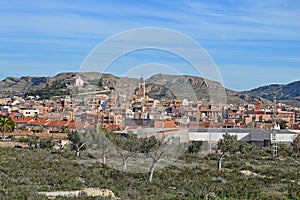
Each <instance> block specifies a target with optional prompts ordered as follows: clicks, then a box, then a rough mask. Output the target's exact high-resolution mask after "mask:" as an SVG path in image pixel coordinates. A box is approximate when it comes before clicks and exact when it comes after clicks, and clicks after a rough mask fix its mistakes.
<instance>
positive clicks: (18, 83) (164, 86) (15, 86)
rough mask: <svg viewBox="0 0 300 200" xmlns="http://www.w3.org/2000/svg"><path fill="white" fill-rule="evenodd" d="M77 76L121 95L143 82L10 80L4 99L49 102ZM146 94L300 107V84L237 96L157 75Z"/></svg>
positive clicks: (96, 76)
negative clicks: (29, 97) (215, 97)
mask: <svg viewBox="0 0 300 200" xmlns="http://www.w3.org/2000/svg"><path fill="white" fill-rule="evenodd" d="M76 76H80V77H81V78H82V79H83V80H84V81H86V82H88V83H89V84H90V85H95V86H96V87H98V86H101V87H102V88H103V87H105V86H106V87H108V88H113V89H114V90H115V91H116V92H117V93H121V94H125V93H127V94H128V93H132V92H133V91H134V90H135V88H136V87H137V85H138V81H139V79H136V78H128V77H117V76H114V75H111V74H101V73H98V72H66V73H60V74H57V75H56V76H54V77H28V76H26V77H21V78H14V77H7V78H5V79H4V80H2V81H0V97H12V96H14V95H18V96H23V97H25V96H27V95H39V96H43V95H44V97H45V98H46V97H49V96H60V95H68V94H70V91H69V90H68V88H67V86H66V84H65V83H66V80H67V79H70V78H72V77H76ZM146 90H147V91H148V95H149V96H150V97H151V98H155V99H174V98H188V99H197V98H202V99H210V96H211V95H214V94H226V95H225V96H226V101H227V103H229V104H237V105H244V104H247V103H253V102H260V103H262V104H268V103H270V101H271V100H272V94H273V93H274V92H277V98H278V99H279V100H280V101H281V102H284V103H287V104H291V105H295V106H299V107H300V81H297V82H294V83H290V84H287V85H270V86H264V87H259V88H256V89H254V90H251V91H245V92H236V91H232V90H228V89H225V88H223V87H222V85H221V84H220V83H218V82H215V81H211V80H208V79H204V78H201V77H195V76H186V75H167V74H156V75H153V76H152V77H150V78H149V79H147V80H146ZM221 96H222V95H221ZM222 97H223V96H222Z"/></svg>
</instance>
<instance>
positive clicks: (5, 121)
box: [0, 116, 15, 140]
mask: <svg viewBox="0 0 300 200" xmlns="http://www.w3.org/2000/svg"><path fill="white" fill-rule="evenodd" d="M14 130H15V123H14V121H13V120H12V119H11V118H10V117H7V116H0V132H1V133H2V140H4V133H5V132H13V131H14Z"/></svg>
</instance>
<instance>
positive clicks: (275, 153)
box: [271, 92, 278, 156]
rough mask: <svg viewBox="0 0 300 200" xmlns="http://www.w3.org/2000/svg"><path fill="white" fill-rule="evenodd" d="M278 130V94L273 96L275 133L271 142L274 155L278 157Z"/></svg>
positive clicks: (273, 132)
mask: <svg viewBox="0 0 300 200" xmlns="http://www.w3.org/2000/svg"><path fill="white" fill-rule="evenodd" d="M276 128H277V120H276V93H275V92H274V94H273V131H272V135H271V138H272V139H271V142H272V146H273V155H274V156H277V155H278V148H277V141H276Z"/></svg>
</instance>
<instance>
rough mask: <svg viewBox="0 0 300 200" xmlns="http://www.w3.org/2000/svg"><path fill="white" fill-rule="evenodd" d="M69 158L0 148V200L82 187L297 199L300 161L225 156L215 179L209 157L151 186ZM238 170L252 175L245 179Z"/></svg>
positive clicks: (129, 193)
mask: <svg viewBox="0 0 300 200" xmlns="http://www.w3.org/2000/svg"><path fill="white" fill-rule="evenodd" d="M191 155H195V154H191ZM74 158H75V156H74V155H73V157H67V158H66V157H65V156H63V155H61V154H60V153H55V154H54V153H52V151H49V150H46V149H34V150H26V149H13V148H0V180H1V187H0V197H1V198H0V199H8V200H14V199H45V200H46V199H48V198H46V197H43V196H41V195H38V194H37V192H38V191H61V190H63V191H67V190H78V189H83V188H88V187H100V188H104V189H110V190H112V191H113V192H114V193H115V195H116V196H117V197H119V198H120V199H205V198H206V199H209V198H214V199H232V200H233V199H300V188H299V180H300V174H299V166H300V161H299V160H298V159H293V158H289V157H287V158H283V157H279V158H280V159H266V158H262V157H260V156H257V157H254V156H253V157H248V158H243V156H235V155H228V158H230V159H226V160H224V166H226V167H227V166H230V170H225V171H224V172H223V173H221V174H220V173H218V171H217V170H215V169H214V166H215V164H216V161H217V159H218V158H217V156H216V155H214V154H211V155H208V156H206V157H204V158H203V159H198V162H197V163H196V164H195V163H194V164H193V165H186V166H180V165H178V166H169V167H166V168H163V169H161V170H157V171H156V175H155V176H156V178H155V179H153V182H151V183H149V182H148V181H147V174H146V173H125V172H120V171H117V170H114V169H112V168H109V167H107V166H105V165H103V164H101V163H99V162H93V163H88V162H79V160H77V159H74ZM241 169H246V170H250V171H251V172H254V173H256V174H257V175H245V174H243V173H241V171H240V170H241ZM57 199H70V198H67V197H60V198H57ZM72 199H101V198H98V197H89V198H87V197H78V198H72Z"/></svg>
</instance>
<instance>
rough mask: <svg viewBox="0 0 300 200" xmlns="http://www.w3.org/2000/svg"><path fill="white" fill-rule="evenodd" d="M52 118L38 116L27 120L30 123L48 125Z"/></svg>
mask: <svg viewBox="0 0 300 200" xmlns="http://www.w3.org/2000/svg"><path fill="white" fill-rule="evenodd" d="M49 121H50V119H44V118H37V119H32V120H30V121H28V122H27V124H28V125H46V124H47V123H48V122H49Z"/></svg>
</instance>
